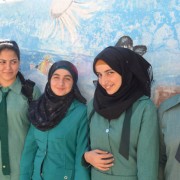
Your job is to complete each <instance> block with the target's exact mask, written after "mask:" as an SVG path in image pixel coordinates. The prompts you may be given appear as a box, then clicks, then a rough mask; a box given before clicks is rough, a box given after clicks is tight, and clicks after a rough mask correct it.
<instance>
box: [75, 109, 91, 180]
mask: <svg viewBox="0 0 180 180" xmlns="http://www.w3.org/2000/svg"><path fill="white" fill-rule="evenodd" d="M87 147H88V122H87V112H86V110H85V111H84V113H83V115H82V117H81V121H80V127H79V130H78V134H77V147H76V157H75V177H74V180H80V179H84V180H90V174H89V173H90V172H89V169H87V168H85V167H84V166H83V165H82V163H81V161H82V156H83V154H84V152H85V151H86V150H87Z"/></svg>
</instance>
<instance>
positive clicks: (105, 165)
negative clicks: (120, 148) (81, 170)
mask: <svg viewBox="0 0 180 180" xmlns="http://www.w3.org/2000/svg"><path fill="white" fill-rule="evenodd" d="M84 158H85V160H86V162H88V163H90V164H91V165H92V166H94V167H95V168H97V169H99V170H101V171H108V170H109V169H110V167H112V166H113V161H114V158H113V155H112V154H111V153H109V152H107V151H102V150H99V149H95V150H92V151H88V152H86V153H85V154H84Z"/></svg>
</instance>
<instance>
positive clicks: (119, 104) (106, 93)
mask: <svg viewBox="0 0 180 180" xmlns="http://www.w3.org/2000/svg"><path fill="white" fill-rule="evenodd" d="M93 70H94V73H95V74H96V75H97V77H98V82H97V86H96V90H95V94H94V98H93V100H92V101H91V102H90V103H89V105H88V114H89V119H90V120H89V121H90V122H89V123H90V125H89V128H90V149H91V150H90V151H87V152H86V153H85V154H84V158H85V161H86V163H85V162H84V163H85V165H88V164H90V165H92V168H91V179H92V180H100V179H102V180H110V179H111V180H156V179H157V174H158V154H159V145H158V122H157V112H156V107H155V105H154V104H153V102H152V101H151V100H150V92H151V82H152V68H151V65H150V64H149V63H148V62H147V61H146V60H145V59H144V58H143V57H142V56H140V55H138V54H136V53H135V52H133V51H131V50H129V49H126V48H121V47H107V48H105V49H104V50H103V51H101V52H100V53H99V54H98V55H97V56H96V58H95V59H94V63H93ZM93 112H94V113H93Z"/></svg>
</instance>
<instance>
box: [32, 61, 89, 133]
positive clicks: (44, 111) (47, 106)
mask: <svg viewBox="0 0 180 180" xmlns="http://www.w3.org/2000/svg"><path fill="white" fill-rule="evenodd" d="M57 69H67V70H68V71H69V72H70V73H71V75H72V77H73V88H72V90H71V92H69V93H68V94H66V95H65V96H57V95H55V94H54V93H53V91H52V90H51V87H50V80H51V77H52V75H53V73H54V72H55V71H56V70H57ZM77 80H78V74H77V69H76V67H75V66H74V65H73V64H72V63H70V62H68V61H58V62H56V63H54V64H53V65H52V66H51V68H50V70H49V74H48V82H47V84H46V87H45V92H44V93H43V94H42V96H41V97H40V98H39V99H38V100H36V101H32V103H31V104H30V107H29V116H30V121H31V123H32V124H33V125H34V126H35V127H36V128H37V129H39V130H42V131H46V130H49V129H52V128H53V127H55V126H56V125H58V124H59V123H60V122H61V120H62V119H63V118H64V117H65V115H66V113H67V111H68V109H69V107H70V105H71V103H72V101H73V100H74V98H76V99H77V100H79V101H80V102H82V103H85V102H86V100H85V98H84V97H83V96H82V95H81V94H80V91H79V89H78V87H77V85H76V82H77Z"/></svg>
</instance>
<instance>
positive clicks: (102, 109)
mask: <svg viewBox="0 0 180 180" xmlns="http://www.w3.org/2000/svg"><path fill="white" fill-rule="evenodd" d="M100 59H101V60H103V61H104V62H105V63H107V64H108V65H109V66H110V67H111V68H112V69H113V70H115V71H116V72H117V73H119V74H120V75H121V76H122V85H121V87H120V89H119V90H118V91H117V92H116V93H114V94H112V95H109V94H107V92H106V91H105V90H104V88H103V87H102V86H101V85H100V84H99V83H97V87H96V90H95V94H94V102H93V105H94V109H95V111H96V112H98V113H99V114H100V115H102V116H103V117H105V118H107V119H109V120H111V119H116V118H118V117H119V116H120V115H121V114H122V113H123V112H124V111H125V110H127V109H128V108H129V107H130V106H131V105H132V104H133V103H134V102H135V101H136V100H137V99H139V98H140V97H141V96H142V95H147V96H149V97H150V92H151V82H152V68H151V65H150V64H149V63H148V62H147V61H146V60H145V59H144V58H143V57H142V56H140V55H138V54H136V53H135V52H133V51H131V50H129V49H127V48H121V47H112V46H110V47H107V48H105V49H104V50H103V51H101V52H100V53H99V54H98V55H97V56H96V57H95V59H94V62H93V70H94V73H95V74H96V70H95V65H96V63H97V61H98V60H100Z"/></svg>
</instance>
